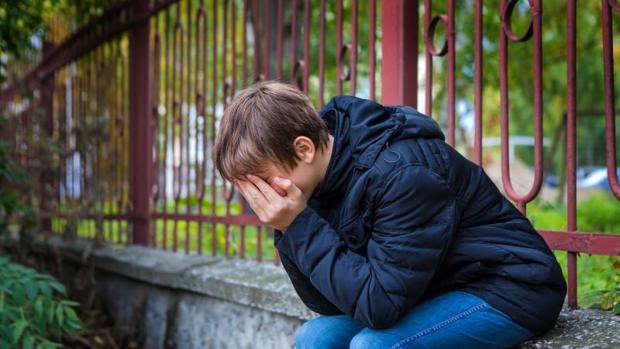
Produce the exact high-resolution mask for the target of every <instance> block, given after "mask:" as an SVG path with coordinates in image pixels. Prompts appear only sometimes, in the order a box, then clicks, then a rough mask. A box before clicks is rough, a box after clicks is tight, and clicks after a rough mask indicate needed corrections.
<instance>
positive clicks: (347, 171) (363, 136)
mask: <svg viewBox="0 0 620 349" xmlns="http://www.w3.org/2000/svg"><path fill="white" fill-rule="evenodd" d="M319 115H320V117H321V118H322V119H323V120H325V123H326V125H327V128H328V129H329V132H330V133H331V134H332V135H333V136H334V143H333V145H332V147H333V148H332V154H331V158H330V160H329V163H328V165H327V170H326V173H325V177H324V178H323V181H322V182H321V183H319V185H318V186H317V187H316V188H315V189H314V191H313V193H312V195H311V196H310V198H311V199H316V200H319V201H325V200H327V199H333V198H338V197H340V195H342V194H343V193H344V191H345V190H346V189H347V187H348V184H349V183H350V181H351V179H352V177H353V176H355V171H356V170H358V169H359V170H363V169H368V168H370V167H371V166H372V165H373V163H374V162H375V159H376V158H377V156H378V155H379V153H380V152H381V149H382V148H383V146H384V145H385V144H386V143H387V142H388V141H394V140H397V139H402V138H439V139H442V140H445V137H444V134H443V132H442V131H441V128H440V127H439V124H437V122H436V121H435V120H433V118H431V117H429V116H427V115H424V114H422V113H420V112H418V111H417V110H415V109H414V108H412V107H410V106H407V105H396V106H383V105H381V104H379V103H377V102H374V101H372V100H368V99H363V98H359V97H355V96H351V95H340V96H335V97H333V98H332V99H331V100H330V101H329V102H328V103H327V104H326V105H325V106H324V107H323V108H321V110H320V111H319Z"/></svg>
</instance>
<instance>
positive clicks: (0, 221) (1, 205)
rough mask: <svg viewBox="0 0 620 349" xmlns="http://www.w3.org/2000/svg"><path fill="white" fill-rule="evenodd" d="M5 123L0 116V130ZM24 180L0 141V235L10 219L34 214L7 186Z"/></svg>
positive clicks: (6, 227) (6, 148) (0, 115)
mask: <svg viewBox="0 0 620 349" xmlns="http://www.w3.org/2000/svg"><path fill="white" fill-rule="evenodd" d="M5 123H6V119H5V117H4V115H2V114H0V130H2V127H3V126H4V124H5ZM25 180H26V176H25V175H24V173H23V171H21V169H20V168H19V166H18V165H17V164H16V163H15V162H14V161H13V160H12V159H11V157H10V156H9V146H8V144H7V143H6V142H3V141H0V235H1V234H3V233H6V232H7V230H8V225H9V221H10V219H11V218H12V217H14V216H25V215H32V214H34V209H33V208H32V206H30V205H28V204H26V203H24V202H23V201H22V200H21V199H20V196H19V194H18V193H17V191H16V190H15V189H14V188H11V187H9V186H8V184H9V183H13V184H15V183H24V182H25Z"/></svg>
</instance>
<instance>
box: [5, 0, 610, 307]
mask: <svg viewBox="0 0 620 349" xmlns="http://www.w3.org/2000/svg"><path fill="white" fill-rule="evenodd" d="M471 3H472V4H473V24H474V25H473V28H468V29H469V31H465V32H458V33H457V31H456V29H455V17H456V15H457V14H456V13H455V2H454V1H453V0H448V1H446V2H441V4H440V6H433V5H432V4H431V1H430V0H424V1H423V2H419V1H406V0H384V1H382V2H380V3H379V4H377V1H374V0H370V1H367V2H358V1H357V0H350V1H343V0H339V1H326V0H299V1H297V0H289V1H283V0H264V1H256V0H254V1H250V0H236V1H232V0H225V1H221V0H210V1H198V0H194V1H189V0H181V1H176V0H161V1H148V0H137V1H123V2H120V3H118V4H116V5H114V6H111V7H110V8H108V9H107V10H106V12H105V13H104V14H103V15H102V16H101V17H100V18H99V19H97V20H95V21H92V22H91V23H90V24H88V25H86V26H84V27H82V28H81V29H79V30H77V31H75V32H73V33H72V34H71V35H69V36H68V37H66V38H65V39H64V40H63V41H62V42H60V43H56V44H52V43H48V44H46V45H45V47H44V52H43V56H42V58H41V61H40V63H39V64H38V65H37V66H36V68H34V69H33V70H32V71H30V72H29V73H27V74H24V75H23V79H22V82H23V85H24V86H25V87H26V91H34V94H32V95H30V96H28V97H27V98H24V97H23V96H22V93H21V89H20V87H19V86H18V85H17V84H13V85H11V86H5V88H4V89H3V90H2V92H1V93H0V105H2V106H3V109H4V111H5V113H7V114H9V115H12V119H11V120H13V122H12V123H11V125H10V126H11V127H10V128H9V130H8V133H7V135H5V137H11V139H12V140H13V142H12V144H13V149H14V155H15V156H16V158H17V159H18V160H19V162H20V163H21V164H22V165H24V167H25V168H27V169H28V172H29V175H30V176H31V177H32V178H35V179H36V181H35V182H36V183H38V193H39V194H38V195H39V198H40V200H39V207H40V209H41V216H42V217H43V220H44V226H45V227H46V228H47V229H48V230H49V231H52V232H54V233H59V234H74V235H80V236H87V237H92V238H96V239H104V240H108V241H111V242H117V243H136V244H143V245H148V246H153V247H157V248H163V249H172V250H175V251H176V250H184V251H186V252H190V251H191V252H197V253H211V254H213V255H220V254H223V255H225V256H238V257H240V258H254V259H256V260H274V261H275V262H276V263H278V256H277V253H276V252H275V251H274V249H273V243H272V242H273V240H272V235H271V234H270V229H269V228H268V227H266V226H264V225H262V224H261V222H260V221H259V220H258V219H257V217H256V216H255V215H254V214H252V212H250V209H249V206H248V205H247V204H246V203H245V202H244V201H243V198H242V197H241V196H240V195H237V193H235V192H234V189H233V186H232V185H231V183H228V182H223V181H222V179H221V178H219V177H218V176H217V174H216V173H215V169H214V167H213V166H212V164H211V159H210V154H211V146H212V141H213V139H214V135H215V132H216V130H217V126H218V121H219V118H220V117H221V115H222V113H223V110H224V109H225V108H226V105H227V103H228V102H229V101H230V98H231V97H232V96H233V95H234V93H235V91H237V90H238V89H240V88H243V87H246V86H248V85H249V84H251V83H253V82H255V81H258V80H264V79H278V80H281V81H285V82H290V83H293V84H295V85H296V86H298V87H299V88H300V89H301V90H302V91H304V92H305V93H307V94H308V95H309V96H310V97H311V99H312V101H313V102H314V104H315V106H316V107H317V108H318V107H321V106H323V105H324V104H325V102H326V99H327V98H329V96H332V95H334V94H343V93H347V94H354V95H358V96H363V97H366V98H370V99H377V100H380V101H381V102H382V103H384V104H409V105H412V106H414V107H418V106H419V105H422V103H423V105H424V107H423V111H425V112H426V113H427V114H429V115H437V114H438V113H441V114H442V115H445V118H442V120H443V121H442V122H445V124H447V125H446V129H447V142H448V143H449V144H451V145H453V146H456V143H457V140H458V139H457V134H456V131H457V129H458V127H457V124H456V122H457V117H456V114H457V87H456V86H457V73H456V72H455V65H456V62H457V59H467V60H471V61H472V66H471V74H472V79H473V97H472V100H473V101H472V103H473V106H474V108H473V113H474V128H473V130H474V131H473V136H472V137H471V138H472V139H473V149H472V152H471V154H467V155H471V157H472V158H473V161H475V162H477V163H478V164H482V163H483V161H482V160H483V153H482V151H483V129H482V125H483V114H484V113H485V111H484V110H483V96H484V93H483V89H484V86H485V82H484V81H485V80H484V76H485V75H484V73H485V72H484V71H483V66H484V65H483V56H484V55H483V45H486V44H488V43H484V42H483V37H484V36H483V33H484V25H483V24H484V23H483V9H484V8H485V4H484V3H483V1H482V0H475V1H472V2H471ZM489 6H490V5H489V4H486V9H487V11H489ZM493 6H496V7H497V8H493V11H496V12H497V14H498V16H499V21H500V34H499V37H498V41H497V42H494V43H491V44H494V45H499V58H498V63H497V66H498V69H499V98H500V115H499V134H500V139H501V142H500V143H501V175H502V176H501V180H502V184H503V190H504V192H505V194H506V195H507V196H508V197H509V198H510V199H512V200H513V201H514V202H515V203H516V205H517V207H518V208H519V209H520V210H521V211H522V212H524V213H525V210H526V206H527V204H528V203H529V202H531V201H532V200H534V199H535V198H536V197H537V196H538V195H539V192H540V190H541V186H542V184H543V174H544V172H543V162H544V161H543V160H544V159H543V155H544V154H543V132H542V131H543V107H542V101H543V98H542V96H543V90H544V87H543V85H542V77H543V74H544V71H543V70H544V69H543V68H544V67H543V60H542V58H543V52H542V44H541V39H542V27H543V14H542V12H541V9H542V1H536V0H530V1H529V7H528V9H529V10H528V11H529V14H530V19H529V22H528V23H527V25H526V30H525V31H524V34H522V35H517V34H515V31H513V28H512V25H511V18H512V16H513V12H515V9H516V8H519V6H521V5H518V1H514V0H511V1H506V0H501V1H500V2H499V4H493ZM576 11H577V8H576V2H575V1H568V2H567V7H566V13H565V14H560V15H561V16H565V18H566V23H565V29H566V50H565V56H564V57H563V59H565V60H566V86H565V93H566V96H567V104H566V106H565V108H566V113H565V115H566V122H565V132H566V152H565V156H566V161H565V168H566V174H567V179H566V191H567V199H566V202H567V204H568V210H567V216H566V218H567V221H568V225H567V227H568V228H567V231H549V230H542V231H541V234H542V235H543V236H544V238H545V240H546V241H547V242H548V243H549V245H550V246H551V247H552V248H553V249H556V250H564V251H567V252H568V272H569V274H568V275H569V279H568V282H569V304H570V306H573V307H575V306H576V305H577V301H576V299H577V293H576V292H577V291H576V285H577V282H576V280H577V279H576V277H577V270H576V261H577V254H578V253H580V252H584V253H588V254H604V255H613V256H617V255H620V236H617V235H612V234H603V233H598V232H580V231H577V222H576V209H577V206H576V204H577V197H576V192H577V191H576V117H577V99H576V82H575V81H576V79H577V75H576V28H577V27H576ZM470 12H471V10H470ZM613 12H616V13H620V5H618V2H617V1H615V0H602V2H601V15H602V27H601V37H602V45H603V51H604V54H603V57H602V60H603V62H602V64H603V65H604V83H605V85H604V91H605V96H604V101H605V103H604V107H603V110H604V115H605V121H606V125H605V127H606V153H607V155H606V160H607V163H606V165H607V168H608V177H609V183H610V186H611V191H612V193H613V195H614V196H615V197H616V198H620V185H619V183H618V177H617V173H616V170H615V169H616V166H617V165H616V143H615V142H616V141H615V133H616V131H615V104H614V103H615V101H614V75H613V37H612V35H613V34H612V33H613V31H612V14H613ZM549 15H556V14H549ZM362 21H365V23H364V24H363V25H360V23H361V22H362ZM442 29H443V31H444V32H445V42H444V43H443V45H442V46H441V47H438V46H436V45H435V41H436V40H437V38H435V36H437V35H436V33H437V32H439V31H440V30H442ZM457 35H459V36H460V35H465V36H468V37H469V38H471V39H472V41H473V45H474V50H473V57H459V56H458V52H457V49H456V42H457V41H456V36H457ZM517 44H519V45H531V52H532V55H531V63H530V64H531V67H532V72H531V77H530V79H531V81H532V86H533V89H532V96H533V100H532V102H531V104H532V106H533V109H532V110H533V116H532V120H531V121H532V122H533V124H534V145H533V149H534V152H533V153H534V167H533V169H534V170H533V182H532V184H531V187H530V188H529V189H528V190H526V191H525V193H520V192H518V190H516V189H515V187H514V185H513V180H512V178H511V176H510V175H511V171H510V161H509V160H510V154H509V153H510V151H509V146H510V145H509V134H510V132H509V123H510V120H509V104H508V102H509V94H508V92H509V90H510V87H509V86H508V82H509V79H508V67H509V61H508V57H509V54H508V52H509V51H508V47H509V46H511V45H517ZM437 64H446V66H445V69H444V68H442V69H441V71H442V72H443V73H442V74H439V75H437V74H436V72H434V67H436V66H437ZM419 67H420V69H419ZM434 77H435V81H433V78H434ZM433 84H435V85H438V84H445V85H444V86H445V91H446V92H447V95H446V96H445V98H437V97H436V96H435V95H434V92H433V91H434V90H433ZM418 96H420V103H418ZM434 111H436V112H437V113H434ZM485 131H486V130H485ZM44 136H45V137H48V138H49V139H50V143H41V142H39V143H37V140H40V139H44V138H45V137H44ZM45 148H52V149H53V150H54V151H52V152H50V155H49V156H48V157H49V158H48V159H47V160H45V161H43V160H41V159H40V157H37V158H34V157H32V156H31V154H32V152H33V150H38V151H41V152H44V151H45V150H46V149H45ZM48 150H49V149H48Z"/></svg>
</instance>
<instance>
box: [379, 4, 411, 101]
mask: <svg viewBox="0 0 620 349" xmlns="http://www.w3.org/2000/svg"><path fill="white" fill-rule="evenodd" d="M418 8H419V6H418V0H412V1H407V0H385V1H383V2H382V3H381V30H382V31H383V34H382V38H383V42H382V43H381V52H382V60H381V103H383V104H406V105H410V106H412V107H414V108H415V107H417V104H418V101H417V95H418V64H417V62H418V12H419V11H418ZM407 62H409V63H407Z"/></svg>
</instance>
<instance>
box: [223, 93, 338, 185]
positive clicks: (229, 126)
mask: <svg viewBox="0 0 620 349" xmlns="http://www.w3.org/2000/svg"><path fill="white" fill-rule="evenodd" d="M328 142H329V132H328V129H327V126H326V124H325V121H324V120H323V119H321V117H320V116H319V115H318V113H317V112H316V110H315V109H314V107H313V106H312V103H311V102H310V100H309V98H308V97H307V96H306V95H305V94H303V93H302V92H301V91H299V90H298V89H297V88H295V87H294V86H292V85H289V84H285V83H281V82H278V81H262V82H258V83H256V84H254V85H252V86H250V87H248V88H246V89H243V90H240V91H239V92H237V94H236V95H235V97H234V98H233V100H232V102H231V103H230V105H228V107H227V108H226V110H225V111H224V116H223V117H222V120H221V122H220V126H219V130H218V133H217V135H216V137H215V143H214V149H213V157H214V163H215V166H216V169H217V170H218V171H219V172H220V174H221V175H222V177H224V178H225V179H227V180H232V179H233V178H238V179H243V178H242V177H241V176H242V175H244V174H246V173H251V174H255V175H258V176H259V177H262V178H263V179H267V178H266V177H267V176H266V175H267V174H274V169H277V170H276V174H277V175H281V174H289V173H291V171H293V170H294V169H296V168H297V167H298V165H300V164H301V165H303V166H315V165H316V162H317V161H316V159H317V158H318V157H315V155H316V154H318V153H321V154H322V153H323V152H324V150H325V149H326V147H327V145H328ZM309 169H310V171H304V172H309V174H306V176H314V175H316V173H317V172H316V171H312V168H309ZM298 170H299V169H298ZM304 170H306V169H304ZM302 176H303V174H302ZM306 180H308V181H309V182H312V179H310V178H307V179H306ZM302 182H303V180H302Z"/></svg>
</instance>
